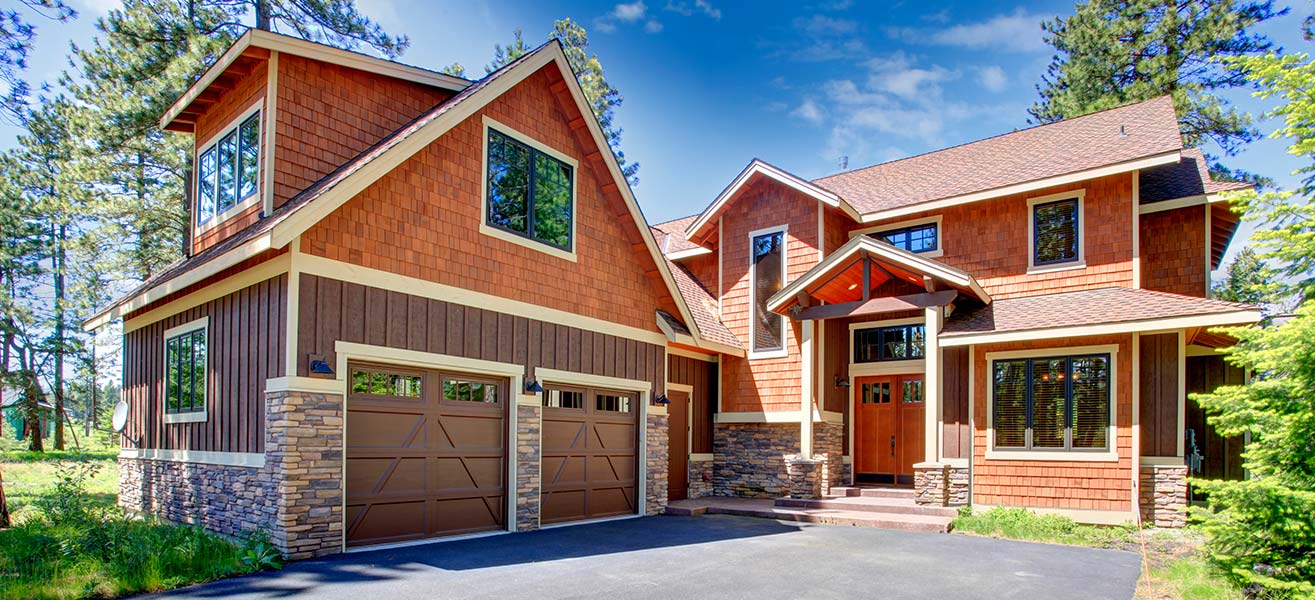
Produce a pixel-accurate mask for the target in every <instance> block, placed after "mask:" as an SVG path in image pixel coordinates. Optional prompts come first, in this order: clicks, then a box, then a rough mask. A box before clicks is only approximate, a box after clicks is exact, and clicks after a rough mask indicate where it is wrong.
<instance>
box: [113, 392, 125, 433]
mask: <svg viewBox="0 0 1315 600" xmlns="http://www.w3.org/2000/svg"><path fill="white" fill-rule="evenodd" d="M110 424H111V425H112V426H113V427H114V432H115V433H122V432H123V428H124V427H127V426H128V403H127V402H126V401H124V400H120V401H119V403H118V404H115V405H114V417H113V418H112V419H111V420H110Z"/></svg>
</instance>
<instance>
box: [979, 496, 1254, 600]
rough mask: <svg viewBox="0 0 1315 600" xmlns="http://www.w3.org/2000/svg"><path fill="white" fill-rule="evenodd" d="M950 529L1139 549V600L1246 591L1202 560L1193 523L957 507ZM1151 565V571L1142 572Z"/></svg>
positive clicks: (1199, 598)
mask: <svg viewBox="0 0 1315 600" xmlns="http://www.w3.org/2000/svg"><path fill="white" fill-rule="evenodd" d="M954 532H955V533H960V534H966V535H981V536H987V537H998V538H1007V539H1014V540H1025V541H1030V542H1044V543H1051V544H1068V545H1073V546H1088V547H1093V548H1109V549H1112V550H1125V551H1128V552H1136V553H1139V554H1143V565H1144V567H1143V573H1142V577H1141V580H1140V581H1139V582H1138V584H1137V598H1138V600H1241V599H1242V598H1245V597H1246V595H1245V594H1244V593H1243V592H1242V591H1241V590H1239V589H1238V588H1237V587H1236V586H1234V585H1233V584H1232V583H1231V582H1229V581H1228V580H1227V579H1225V578H1224V577H1223V576H1222V575H1221V574H1220V573H1219V571H1218V569H1216V568H1215V567H1214V565H1212V564H1210V563H1209V562H1208V561H1206V559H1205V557H1204V555H1203V553H1202V552H1201V550H1200V547H1201V539H1200V537H1199V536H1198V535H1196V534H1195V533H1194V532H1193V531H1191V529H1186V530H1171V529H1152V530H1147V531H1138V530H1137V528H1136V527H1135V526H1134V525H1132V524H1131V523H1127V524H1124V525H1117V526H1099V525H1081V524H1078V523H1075V522H1073V520H1072V519H1068V518H1066V517H1060V516H1055V515H1039V514H1036V513H1034V512H1032V511H1029V510H1025V509H1021V508H995V509H991V510H988V511H984V512H974V511H972V510H963V511H961V513H960V515H959V517H958V518H956V519H955V520H954ZM1146 568H1149V570H1150V576H1149V577H1148V576H1147V575H1146V573H1145V569H1146Z"/></svg>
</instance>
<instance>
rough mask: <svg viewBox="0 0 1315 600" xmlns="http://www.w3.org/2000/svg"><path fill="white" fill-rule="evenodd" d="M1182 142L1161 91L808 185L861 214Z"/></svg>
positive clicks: (1130, 157) (1023, 180)
mask: <svg viewBox="0 0 1315 600" xmlns="http://www.w3.org/2000/svg"><path fill="white" fill-rule="evenodd" d="M1182 145H1183V143H1182V136H1181V135H1180V134H1179V133H1178V117H1177V115H1176V113H1175V112H1174V108H1173V101H1172V100H1171V99H1170V98H1169V97H1167V96H1165V97H1160V98H1155V99H1152V100H1147V101H1145V102H1139V103H1137V104H1130V105H1127V106H1122V107H1119V108H1112V109H1109V110H1105V111H1101V112H1097V113H1092V114H1089V115H1085V116H1081V117H1076V118H1073V119H1068V120H1064V121H1059V122H1057V123H1051V124H1048V125H1041V126H1037V127H1032V128H1029V129H1023V130H1020V131H1015V132H1013V133H1007V134H1004V135H1000V136H996V137H993V138H987V139H984V140H980V141H976V142H971V143H968V144H964V145H961V146H954V147H952V148H946V149H944V150H937V151H935V152H930V153H927V154H921V155H918V156H913V157H909V158H904V159H900V160H896V161H892V162H888V163H882V164H879V165H874V166H871V167H866V168H862V169H855V170H853V171H848V172H845V173H839V174H836V175H831V176H828V177H823V178H821V179H817V180H814V181H813V183H815V184H817V185H819V186H821V187H823V188H826V189H828V190H831V191H832V192H835V193H836V194H839V195H840V196H841V197H843V198H844V199H845V200H847V201H848V202H849V203H850V204H851V205H853V207H854V208H855V209H856V210H858V211H859V212H860V213H865V214H866V213H873V212H879V211H885V210H891V209H896V208H903V207H907V206H912V205H916V204H920V203H923V202H930V201H932V200H939V199H943V198H951V197H954V196H961V195H964V194H971V193H975V192H983V191H988V190H992V189H996V188H1001V187H1005V186H1008V185H1014V184H1018V183H1026V182H1029V181H1035V180H1039V179H1044V178H1047V177H1056V176H1060V175H1066V174H1069V173H1075V172H1079V171H1085V170H1088V169H1094V168H1097V167H1103V166H1107V165H1112V164H1118V163H1123V162H1128V161H1132V160H1137V159H1141V158H1146V157H1150V156H1155V155H1158V154H1163V153H1166V152H1172V151H1174V150H1179V149H1181V148H1182Z"/></svg>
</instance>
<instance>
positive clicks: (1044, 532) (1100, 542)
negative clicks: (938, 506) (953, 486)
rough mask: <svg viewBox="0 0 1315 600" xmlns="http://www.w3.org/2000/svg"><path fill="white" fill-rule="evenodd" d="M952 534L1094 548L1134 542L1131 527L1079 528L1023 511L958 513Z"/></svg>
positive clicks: (1070, 522) (1068, 521)
mask: <svg viewBox="0 0 1315 600" xmlns="http://www.w3.org/2000/svg"><path fill="white" fill-rule="evenodd" d="M954 531H955V532H957V533H967V534H973V535H982V536H987V537H998V538H1008V539H1011V540H1025V541H1029V542H1047V543H1051V544H1070V545H1075V546H1091V547H1095V548H1124V547H1126V546H1127V545H1128V544H1129V543H1131V542H1132V540H1133V539H1134V538H1133V536H1134V535H1135V533H1136V530H1135V529H1134V528H1133V527H1132V525H1130V524H1127V525H1116V526H1100V525H1081V524H1078V523H1074V522H1073V520H1072V519H1069V518H1067V517H1061V516H1058V515H1042V514H1037V513H1034V512H1032V511H1030V510H1027V509H1025V508H993V509H991V510H988V511H985V512H974V511H972V510H971V509H969V508H965V509H964V510H961V511H959V516H958V517H957V518H956V519H955V520H954Z"/></svg>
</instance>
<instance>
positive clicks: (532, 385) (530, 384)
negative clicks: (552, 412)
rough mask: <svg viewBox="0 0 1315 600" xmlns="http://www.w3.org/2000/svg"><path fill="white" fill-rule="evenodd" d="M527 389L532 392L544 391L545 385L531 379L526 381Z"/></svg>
mask: <svg viewBox="0 0 1315 600" xmlns="http://www.w3.org/2000/svg"><path fill="white" fill-rule="evenodd" d="M525 391H527V392H529V393H531V394H537V393H539V392H542V391H543V386H541V385H539V382H538V381H536V380H533V379H531V380H529V381H527V382H525Z"/></svg>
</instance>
